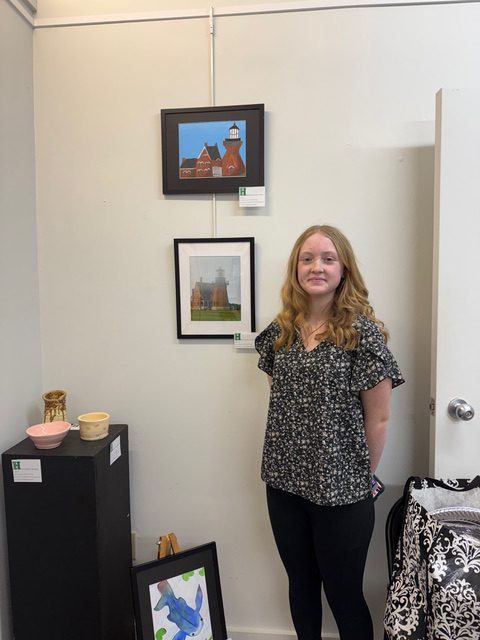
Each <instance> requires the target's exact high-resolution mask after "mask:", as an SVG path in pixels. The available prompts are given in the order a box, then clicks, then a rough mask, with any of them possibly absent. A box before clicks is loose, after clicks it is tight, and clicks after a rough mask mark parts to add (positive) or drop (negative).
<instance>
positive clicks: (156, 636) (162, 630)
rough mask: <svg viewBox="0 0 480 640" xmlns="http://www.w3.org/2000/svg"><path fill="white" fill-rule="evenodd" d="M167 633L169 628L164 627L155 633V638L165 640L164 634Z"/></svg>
mask: <svg viewBox="0 0 480 640" xmlns="http://www.w3.org/2000/svg"><path fill="white" fill-rule="evenodd" d="M166 633H167V630H166V629H164V628H163V627H162V628H161V629H159V630H158V631H157V633H156V634H155V640H163V636H164V635H165V634H166Z"/></svg>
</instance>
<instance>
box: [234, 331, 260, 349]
mask: <svg viewBox="0 0 480 640" xmlns="http://www.w3.org/2000/svg"><path fill="white" fill-rule="evenodd" d="M257 336H258V333H254V332H247V331H241V332H240V333H234V334H233V346H234V347H235V349H255V338H256V337H257Z"/></svg>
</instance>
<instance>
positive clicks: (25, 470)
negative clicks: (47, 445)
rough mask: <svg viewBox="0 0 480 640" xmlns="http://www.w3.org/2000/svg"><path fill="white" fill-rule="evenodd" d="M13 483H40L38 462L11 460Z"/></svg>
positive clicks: (40, 470) (40, 474) (40, 467)
mask: <svg viewBox="0 0 480 640" xmlns="http://www.w3.org/2000/svg"><path fill="white" fill-rule="evenodd" d="M12 470H13V481H14V482H42V465H41V461H40V460H31V459H28V460H26V459H22V460H12Z"/></svg>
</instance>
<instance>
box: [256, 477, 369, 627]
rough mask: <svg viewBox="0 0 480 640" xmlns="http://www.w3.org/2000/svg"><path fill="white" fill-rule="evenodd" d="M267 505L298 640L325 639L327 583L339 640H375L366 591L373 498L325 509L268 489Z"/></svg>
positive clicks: (282, 492) (329, 602) (270, 488)
mask: <svg viewBox="0 0 480 640" xmlns="http://www.w3.org/2000/svg"><path fill="white" fill-rule="evenodd" d="M267 503H268V512H269V515H270V522H271V524H272V529H273V535H274V536H275V542H276V543H277V547H278V551H279V553H280V557H281V559H282V562H283V564H284V566H285V569H286V571H287V575H288V579H289V597H290V610H291V613H292V620H293V624H294V626H295V630H296V632H297V637H298V640H321V638H322V604H321V588H322V584H323V588H324V590H325V595H326V597H327V601H328V604H329V605H330V608H331V610H332V613H333V616H334V618H335V621H336V623H337V626H338V630H339V632H340V640H373V627H372V619H371V617H370V612H369V610H368V606H367V603H366V602H365V598H364V597H363V589H362V582H363V572H364V568H365V561H366V559H367V551H368V545H369V544H370V538H371V536H372V530H373V524H374V520H375V514H374V508H373V500H372V498H370V497H369V498H366V499H365V500H362V501H360V502H356V503H354V504H348V505H342V506H338V507H324V506H319V505H316V504H314V503H313V502H310V501H309V500H305V499H304V498H301V497H299V496H296V495H294V494H292V493H287V492H285V491H280V490H279V489H273V488H272V487H269V486H268V485H267Z"/></svg>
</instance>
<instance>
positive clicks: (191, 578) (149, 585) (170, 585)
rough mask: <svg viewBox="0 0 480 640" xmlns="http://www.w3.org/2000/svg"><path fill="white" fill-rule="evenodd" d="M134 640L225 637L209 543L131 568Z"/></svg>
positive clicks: (214, 551) (216, 639) (222, 639)
mask: <svg viewBox="0 0 480 640" xmlns="http://www.w3.org/2000/svg"><path fill="white" fill-rule="evenodd" d="M132 579H133V596H134V605H135V619H136V627H137V639H138V640H189V638H190V637H191V636H193V637H195V640H225V639H226V637H227V631H226V626H225V616H224V611H223V601H222V592H221V588H220V574H219V571H218V559H217V549H216V545H215V542H209V543H208V544H204V545H202V546H200V547H194V548H193V549H189V550H187V551H180V552H179V553H175V554H174V555H171V556H167V557H166V558H162V559H161V560H155V561H153V562H147V563H145V564H140V565H138V566H135V567H133V568H132Z"/></svg>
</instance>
